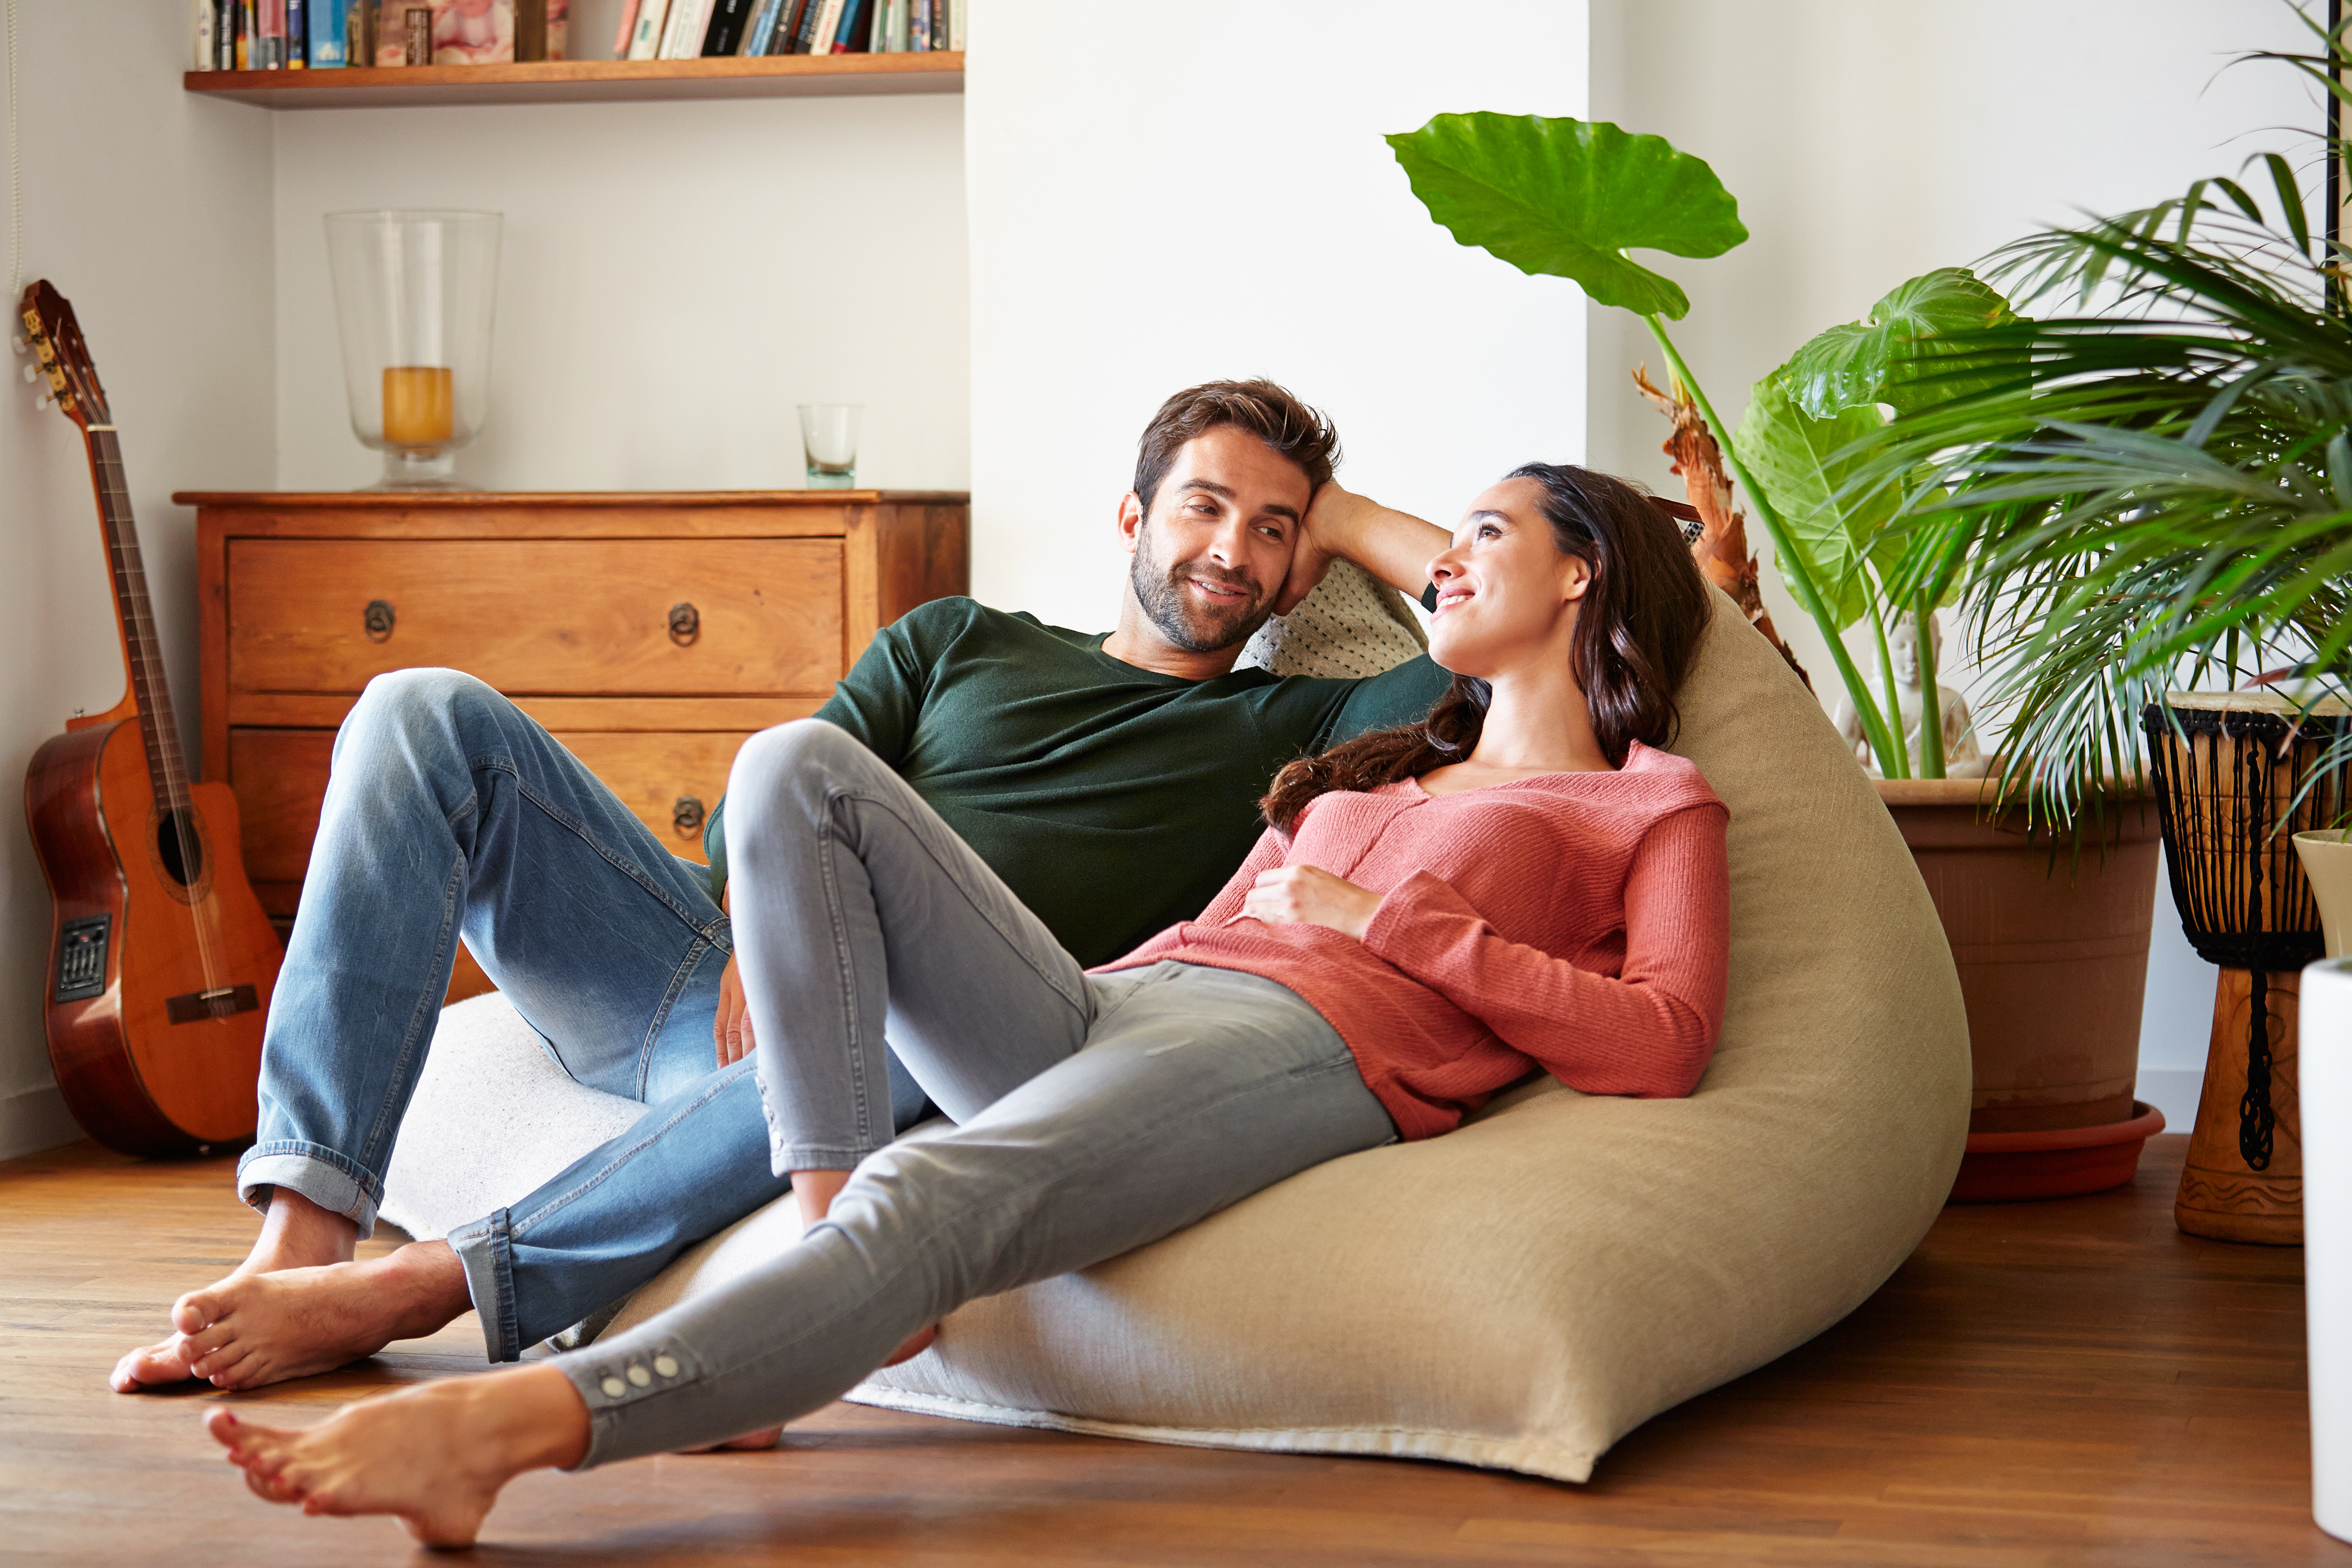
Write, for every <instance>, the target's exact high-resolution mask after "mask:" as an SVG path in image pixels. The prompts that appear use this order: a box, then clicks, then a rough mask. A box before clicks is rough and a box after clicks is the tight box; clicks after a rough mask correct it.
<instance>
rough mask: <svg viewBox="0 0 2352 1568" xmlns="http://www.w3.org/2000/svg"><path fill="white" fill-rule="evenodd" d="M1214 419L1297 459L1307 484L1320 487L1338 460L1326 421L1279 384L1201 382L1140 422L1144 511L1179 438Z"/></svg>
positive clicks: (1201, 431)
mask: <svg viewBox="0 0 2352 1568" xmlns="http://www.w3.org/2000/svg"><path fill="white" fill-rule="evenodd" d="M1220 425H1231V426H1236V427H1238V428H1240V429H1243V430H1246V431H1248V432H1249V433H1250V434H1251V435H1253V436H1255V437H1257V438H1258V439H1259V440H1261V441H1263V442H1265V444H1266V446H1267V447H1269V448H1270V449H1272V450H1273V451H1274V452H1275V453H1276V455H1277V456H1280V457H1284V458H1289V459H1290V460H1291V461H1292V462H1294V463H1296V464H1297V465H1298V467H1299V469H1300V471H1302V472H1303V473H1305V474H1306V476H1307V485H1308V486H1309V487H1310V488H1311V489H1321V488H1322V486H1323V482H1324V481H1325V480H1327V479H1329V478H1330V477H1331V470H1332V468H1334V467H1335V466H1337V464H1338V463H1339V433H1338V432H1337V431H1335V430H1333V429H1332V428H1331V422H1330V421H1329V420H1328V419H1326V418H1325V417H1324V416H1322V414H1320V413H1319V412H1318V411H1317V410H1315V409H1312V408H1309V407H1308V406H1307V405H1305V404H1304V403H1301V402H1299V401H1298V399H1297V398H1296V397H1293V396H1292V395H1290V394H1289V393H1288V392H1287V391H1286V390H1285V389H1283V388H1282V387H1279V386H1276V384H1274V383H1272V382H1270V381H1266V380H1263V379H1260V380H1255V381H1210V382H1203V383H1202V384H1200V385H1199V386H1188V387H1186V388H1185V389H1184V390H1183V391H1181V392H1180V393H1178V394H1177V395H1175V396H1173V397H1171V398H1170V399H1169V400H1168V401H1167V402H1165V403H1163V404H1161V405H1160V412H1159V413H1157V414H1155V415H1153V416H1151V423H1150V424H1149V425H1147V426H1144V427H1143V439H1142V440H1141V441H1139V442H1138V443H1137V445H1136V450H1135V493H1136V495H1137V496H1138V497H1139V499H1140V500H1142V502H1143V510H1145V511H1146V512H1149V511H1150V510H1151V499H1152V497H1153V495H1154V494H1155V493H1157V492H1158V490H1159V489H1160V480H1162V479H1166V478H1167V477H1168V470H1169V468H1171V467H1173V466H1174V464H1175V462H1176V454H1177V453H1178V452H1179V451H1181V450H1182V449H1183V446H1184V443H1185V442H1187V441H1190V440H1191V439H1192V437H1195V436H1204V435H1206V434H1208V432H1210V431H1212V430H1214V429H1215V428H1216V427H1217V426H1220Z"/></svg>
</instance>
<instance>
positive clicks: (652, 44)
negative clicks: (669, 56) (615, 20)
mask: <svg viewBox="0 0 2352 1568" xmlns="http://www.w3.org/2000/svg"><path fill="white" fill-rule="evenodd" d="M677 3H678V4H680V5H684V4H685V3H686V0H677ZM669 7H670V0H639V3H638V5H637V26H636V30H635V32H633V33H631V34H630V35H629V52H628V56H627V58H630V59H633V60H650V59H657V58H660V56H661V40H662V24H663V23H664V22H667V20H669Z"/></svg>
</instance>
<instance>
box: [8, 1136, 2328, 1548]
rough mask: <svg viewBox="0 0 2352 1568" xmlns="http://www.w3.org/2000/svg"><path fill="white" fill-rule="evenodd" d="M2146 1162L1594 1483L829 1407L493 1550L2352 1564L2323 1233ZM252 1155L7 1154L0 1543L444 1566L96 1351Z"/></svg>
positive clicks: (147, 1316) (1665, 1429) (324, 1381)
mask: <svg viewBox="0 0 2352 1568" xmlns="http://www.w3.org/2000/svg"><path fill="white" fill-rule="evenodd" d="M2185 1142H2186V1140H2185V1139H2183V1138H2180V1137H2178V1136H2171V1137H2166V1138H2162V1139H2159V1140H2158V1141H2157V1142H2156V1143H2155V1144H2153V1145H2152V1146H2151V1148H2150V1152H2149V1157H2148V1159H2147V1163H2146V1164H2145V1165H2144V1166H2143V1168H2142V1170H2141V1173H2140V1176H2139V1180H2138V1182H2137V1184H2136V1185H2135V1186H2134V1187H2131V1188H2126V1189H2124V1190H2121V1191H2118V1192H2115V1193H2110V1194H2101V1195H2099V1196H2096V1197H2090V1198H2078V1199H2074V1200H2070V1201H2066V1202H2062V1203H2051V1204H2017V1205H1988V1206H1982V1207H1970V1208H1954V1209H1949V1210H1947V1211H1946V1212H1945V1214H1944V1216H1943V1218H1942V1220H1941V1221H1940V1222H1939V1223H1938V1224H1937V1226H1936V1228H1935V1230H1934V1232H1933V1233H1932V1234H1931V1235H1930V1236H1929V1237H1927V1241H1926V1242H1925V1243H1923V1244H1922V1245H1921V1247H1920V1248H1919V1250H1918V1252H1917V1253H1916V1255H1915V1256H1914V1257H1913V1258H1911V1259H1910V1261H1908V1262H1907V1263H1906V1264H1905V1265H1904V1266H1903V1268H1901V1269H1900V1270H1899V1271H1897V1272H1896V1274H1895V1277H1894V1279H1891V1280H1890V1281H1888V1283H1887V1285H1886V1286H1885V1289H1882V1290H1880V1291H1879V1293H1878V1294H1877V1296H1876V1297H1874V1299H1873V1300H1871V1301H1869V1302H1868V1303H1867V1304H1865V1305H1864V1307H1863V1308H1862V1309H1861V1310H1859V1311H1857V1312H1856V1313H1854V1314H1853V1317H1851V1318H1849V1319H1848V1320H1847V1321H1845V1322H1843V1323H1842V1324H1840V1325H1838V1326H1837V1327H1836V1328H1834V1329H1832V1330H1831V1331H1829V1332H1827V1333H1825V1334H1823V1335H1822V1336H1821V1337H1820V1338H1819V1339H1817V1340H1815V1341H1814V1342H1811V1344H1808V1345H1805V1346H1803V1347H1802V1348H1801V1349H1799V1350H1797V1351H1795V1352H1791V1353H1790V1354H1789V1355H1787V1356H1784V1357H1782V1358H1781V1359H1780V1361H1778V1362H1775V1363H1772V1364H1771V1365H1770V1366H1768V1367H1765V1368H1763V1369H1761V1370H1760V1371H1758V1372H1756V1373H1751V1374H1750V1375H1748V1376H1747V1377H1745V1378H1742V1379H1740V1380H1739V1381H1738V1382H1737V1383H1734V1384H1728V1385H1727V1386H1726V1387H1723V1388H1720V1389H1717V1390H1716V1391H1715V1392H1714V1393H1712V1394H1706V1395H1705V1396H1704V1397H1702V1398H1699V1399H1696V1400H1693V1401H1692V1402H1691V1403H1689V1404H1688V1405H1684V1406H1683V1407H1682V1408H1680V1409H1678V1410H1675V1411H1671V1412H1669V1413H1667V1414H1666V1415H1662V1416H1660V1417H1659V1418H1657V1419H1656V1420H1654V1421H1652V1422H1651V1423H1650V1424H1649V1425H1648V1426H1644V1427H1643V1428H1642V1429H1641V1430H1639V1431H1637V1432H1635V1433H1633V1435H1632V1436H1629V1437H1628V1438H1626V1440H1625V1441H1624V1442H1623V1443H1622V1444H1621V1445H1620V1446H1619V1447H1617V1449H1616V1450H1615V1451H1614V1452H1612V1454H1611V1455H1610V1456H1609V1457H1608V1458H1606V1459H1604V1460H1603V1461H1602V1463H1601V1468H1600V1470H1599V1472H1598V1474H1597V1475H1596V1477H1595V1479H1593V1481H1592V1482H1591V1484H1590V1485H1588V1486H1583V1487H1572V1486H1563V1485H1558V1484H1555V1483H1551V1482H1547V1481H1540V1480H1535V1479H1528V1478H1525V1477H1518V1476H1507V1475H1497V1474H1489V1473H1486V1472H1481V1471H1476V1470H1468V1469H1458V1468H1452V1467H1449V1466H1444V1465H1435V1464H1414V1463H1403V1462H1397V1461H1387V1460H1377V1459H1331V1458H1316V1457H1311V1456H1285V1455H1265V1454H1231V1453H1220V1452H1215V1451H1210V1450H1199V1449H1189V1448H1173V1447H1153V1446H1150V1445H1144V1444H1135V1443H1121V1442H1115V1441H1111V1440H1108V1439H1096V1438H1087V1437H1074V1436H1062V1435H1058V1434H1051V1433H1036V1432H1020V1431H1010V1430H1005V1429H1003V1428H997V1427H990V1426H970V1425H965V1424H961V1423H957V1422H950V1421H943V1420H934V1419H929V1418H925V1417H919V1416H908V1415H893V1414H888V1413H886V1412H880V1411H874V1410H866V1409H862V1408H859V1407H857V1406H854V1405H835V1406H833V1407H831V1408H829V1409H826V1410H824V1411H822V1412H819V1413H818V1414H817V1415H814V1416H811V1417H809V1418H808V1419H807V1420H805V1421H803V1422H801V1423H800V1424H799V1425H798V1426H794V1427H793V1429H792V1430H791V1431H790V1432H789V1433H788V1434H787V1436H786V1440H785V1446H784V1447H783V1448H782V1450H781V1451H779V1452H777V1453H773V1454H760V1455H727V1456H711V1457H702V1458H661V1459H654V1460H646V1461H638V1462H636V1463H634V1464H628V1465H623V1466H618V1467H615V1468H612V1469H609V1470H602V1471H597V1472H593V1473H592V1474H590V1475H586V1476H578V1477H572V1476H559V1475H552V1474H541V1475H535V1476H530V1477H526V1478H524V1479H522V1480H520V1482H518V1483H517V1484H516V1485H515V1486H514V1487H512V1488H511V1489H509V1491H508V1493H507V1497H506V1500H505V1501H504V1502H503V1503H502V1504H501V1505H500V1507H499V1511H498V1512H497V1513H495V1514H493V1515H492V1516H491V1519H490V1523H489V1528H488V1532H487V1537H486V1543H485V1544H484V1545H483V1546H481V1547H479V1548H478V1549H477V1550H476V1551H475V1552H474V1553H473V1555H472V1561H474V1562H477V1563H483V1564H499V1565H505V1564H545V1565H571V1564H590V1563H628V1564H631V1565H633V1568H656V1565H667V1564H689V1563H690V1564H737V1563H811V1564H845V1565H846V1564H857V1565H866V1564H885V1563H887V1564H925V1565H949V1564H953V1565H956V1568H966V1565H983V1568H994V1565H999V1564H1003V1565H1013V1564H1046V1565H1055V1568H1059V1565H1063V1564H1081V1563H1117V1564H1125V1565H1156V1564H1177V1563H1184V1564H1192V1563H1216V1564H1228V1563H1230V1564H1244V1565H1254V1564H1266V1565H1280V1568H1289V1565H1294V1564H1301V1565H1304V1564H1314V1565H1321V1564H1332V1565H1340V1564H1348V1565H1353V1564H1397V1563H1595V1564H1618V1563H1625V1564H1633V1563H1643V1564H1648V1563H1675V1564H1684V1565H1697V1564H1740V1563H1773V1564H1780V1563H1794V1564H1811V1563H1823V1564H1839V1565H1853V1564H1872V1563H1890V1564H1893V1563H1901V1564H1932V1565H1938V1568H1945V1565H1948V1568H2027V1565H2043V1564H2048V1565H2053V1568H2056V1565H2067V1568H2073V1565H2076V1564H2108V1563H2113V1564H2118V1565H2129V1568H2158V1565H2161V1564H2172V1563H2184V1564H2185V1563H2194V1564H2199V1565H2200V1568H2210V1565H2215V1564H2225V1563H2261V1564H2293V1563H2329V1564H2339V1565H2352V1546H2346V1545H2344V1544H2341V1543H2339V1542H2335V1541H2332V1540H2330V1539H2329V1538H2328V1537H2326V1536H2325V1535H2323V1534H2321V1533H2320V1532H2319V1531H2317V1530H2316V1529H2315V1528H2314V1526H2313V1525H2312V1523H2311V1516H2310V1507H2309V1505H2310V1471H2309V1448H2308V1441H2307V1426H2306V1420H2307V1418H2306V1414H2305V1402H2304V1400H2305V1395H2304V1355H2303V1293H2302V1256H2301V1254H2300V1253H2299V1252H2297V1251H2294V1250H2292V1249H2273V1248H2262V1247H2230V1246H2224V1245H2221V1244H2219V1243H2212V1242H2204V1241H2199V1240H2195V1239H2193V1238H2190V1237H2183V1236H2181V1235H2180V1234H2179V1232H2178V1231H2176V1230H2175V1229H2174V1228H2173V1225H2172V1216H2171V1209H2170V1204H2171V1194H2172V1188H2173V1184H2174V1182H2175V1180H2176V1179H2177V1175H2178V1172H2179V1161H2180V1153H2181V1148H2182V1145H2183V1144H2185ZM229 1175H230V1165H229V1163H228V1162H226V1161H212V1162H204V1163H185V1164H146V1163H137V1162H133V1161H129V1160H125V1159H121V1158H119V1157H117V1156H114V1155H111V1154H109V1153H106V1152H102V1151H100V1150H98V1149H96V1148H94V1147H92V1146H90V1145H88V1144H81V1145H76V1146H74V1147H71V1148H68V1149H63V1150H58V1151H56V1152H51V1153H48V1154H42V1155H36V1156H32V1157H30V1158H27V1159H23V1160H18V1161H15V1162H11V1163H6V1164H0V1563H8V1564H12V1565H16V1564H21V1565H24V1568H33V1565H37V1564H38V1565H47V1564H75V1565H77V1568H79V1565H81V1564H92V1563H138V1564H145V1563H154V1564H167V1563H168V1564H171V1565H173V1568H208V1565H212V1564H222V1565H225V1568H226V1565H234V1568H274V1565H277V1564H300V1565H304V1568H308V1565H310V1564H320V1563H334V1564H352V1565H361V1564H373V1563H412V1562H417V1561H420V1560H422V1559H424V1557H425V1554H424V1553H422V1552H418V1551H417V1550H416V1549H415V1548H413V1547H412V1546H411V1545H410V1544H409V1542H408V1541H407V1538H406V1537H405V1536H404V1535H403V1534H402V1533H401V1532H400V1531H399V1530H398V1529H397V1527H396V1526H394V1525H393V1524H391V1523H389V1522H386V1521H373V1520H370V1521H333V1520H310V1519H305V1518H303V1517H301V1516H300V1515H299V1514H296V1513H293V1512H290V1511H289V1510H284V1509H278V1508H270V1507H267V1506H265V1505H263V1504H261V1503H259V1502H257V1501H256V1500H253V1499H252V1498H251V1497H249V1496H248V1495H247V1493H246V1491H245V1489H244V1488H243V1487H242V1486H241V1485H240V1484H239V1482H238V1481H237V1479H236V1476H235V1474H234V1472H232V1471H231V1470H230V1469H229V1468H228V1467H227V1466H226V1465H225V1464H224V1463H222V1462H221V1461H220V1460H219V1459H218V1458H215V1450H214V1449H213V1447H212V1445H211V1443H210V1442H209V1441H208V1440H207V1439H206V1438H205V1436H204V1435H203V1433H202V1432H201V1430H200V1429H199V1427H198V1424H197V1422H198V1416H199V1415H200V1414H201V1413H202V1411H203V1409H204V1408H205V1405H207V1404H208V1403H209V1402H210V1401H211V1400H212V1399H214V1398H215V1397H219V1396H218V1395H215V1394H211V1393H210V1392H205V1393H194V1392H191V1393H187V1394H179V1395H163V1396H157V1395H134V1396H124V1395H118V1394H111V1393H110V1392H108V1390H107V1388H106V1386H105V1382H104V1378H105V1373H106V1371H107V1369H108V1367H109V1366H110V1365H111V1364H112V1363H113V1360H114V1358H115V1357H116V1355H118V1354H119V1353H120V1352H121V1351H122V1350H124V1349H126V1348H128V1347H129V1346H130V1345H131V1344H132V1343H134V1342H140V1341H142V1340H144V1339H147V1338H150V1337H153V1336H155V1335H156V1334H157V1333H158V1332H159V1331H160V1330H161V1327H162V1322H163V1319H162V1309H163V1306H164V1304H165V1303H166V1302H167V1301H168V1300H170V1298H171V1297H172V1296H173V1295H174V1294H175V1293H176V1292H178V1291H180V1290H182V1289H187V1288H189V1287H191V1286H193V1285H194V1284H197V1283H201V1282H203V1281H205V1280H208V1279H212V1278H214V1277H215V1276H216V1275H217V1274H218V1273H220V1272H221V1271H222V1270H223V1269H225V1268H227V1267H229V1266H230V1265H231V1264H232V1263H233V1262H234V1261H235V1260H236V1258H238V1257H239V1256H241V1255H242V1253H243V1250H244V1247H245V1246H246V1243H247V1240H248V1239H249V1237H250V1236H251V1234H252V1229H253V1224H252V1220H251V1218H250V1216H249V1215H247V1213H246V1211H245V1210H244V1209H242V1208H241V1207H239V1206H238V1205H237V1204H236V1199H235V1197H234V1195H233V1194H231V1192H230V1190H229ZM481 1364H482V1360H481V1348H480V1340H479V1339H478V1336H477V1334H476V1331H475V1329H474V1326H473V1320H472V1319H471V1318H470V1317H468V1318H467V1319H464V1320H461V1321H459V1322H457V1324H454V1325H452V1327H451V1328H450V1329H448V1330H447V1331H444V1332H443V1333H441V1334H438V1335H436V1336H435V1337H434V1338H432V1339H429V1340H421V1341H413V1342H404V1343H402V1344H401V1345H399V1346H396V1347H394V1350H393V1351H392V1352H389V1353H387V1354H385V1355H383V1356H380V1357H378V1358H376V1359H375V1360H373V1361H372V1362H368V1363H362V1364H361V1365H360V1366H357V1367H354V1368H352V1369H350V1370H349V1371H347V1372H344V1373H339V1374H337V1375H334V1376H331V1377H322V1378H315V1379H311V1380H310V1381H308V1382H305V1383H299V1384H292V1385H289V1386H286V1387H282V1388H278V1389H273V1390H268V1391H266V1392H264V1393H262V1394H257V1395H252V1396H248V1397H247V1399H245V1400H244V1401H243V1403H246V1404H248V1405H253V1406H256V1407H257V1413H259V1414H261V1415H263V1417H264V1418H265V1419H275V1420H280V1421H287V1422H298V1423H299V1422H305V1421H310V1420H314V1419H317V1418H319V1417H320V1416H323V1415H325V1414H326V1413H327V1412H328V1411H329V1410H331V1408H332V1407H334V1406H335V1405H338V1404H339V1403H341V1402H342V1401H343V1400H346V1399H349V1398H351V1397H352V1396H354V1395H355V1394H359V1393H361V1392H362V1391H365V1390H367V1389H371V1388H377V1387H382V1386H384V1385H387V1384H396V1383H402V1382H408V1381H414V1380H416V1379H422V1378H431V1377H439V1376H445V1375H447V1374H449V1373H457V1372H463V1371H467V1370H468V1369H472V1368H477V1367H479V1366H480V1365H481Z"/></svg>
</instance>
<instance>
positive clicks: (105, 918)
mask: <svg viewBox="0 0 2352 1568" xmlns="http://www.w3.org/2000/svg"><path fill="white" fill-rule="evenodd" d="M113 929H114V917H113V916H112V915H87V916H85V917H83V918H82V919H80V920H78V921H66V923H65V924H63V925H61V926H59V927H58V984H57V987H56V989H55V991H54V992H53V993H52V995H53V996H54V998H55V999H56V1000H58V1001H59V1002H80V1001H84V1000H86V999H88V998H89V997H92V996H103V995H104V994H106V942H107V938H108V936H109V935H110V934H111V933H112V931H113Z"/></svg>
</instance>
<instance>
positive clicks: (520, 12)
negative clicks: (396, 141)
mask: <svg viewBox="0 0 2352 1568" xmlns="http://www.w3.org/2000/svg"><path fill="white" fill-rule="evenodd" d="M195 7H196V43H195V68H196V69H198V70H329V69H333V68H337V67H340V66H346V65H354V66H363V65H377V66H409V65H453V66H454V65H504V64H506V63H508V62H509V61H513V60H560V59H563V58H567V57H568V55H569V52H570V51H569V47H568V46H569V43H570V34H571V10H572V0H195Z"/></svg>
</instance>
